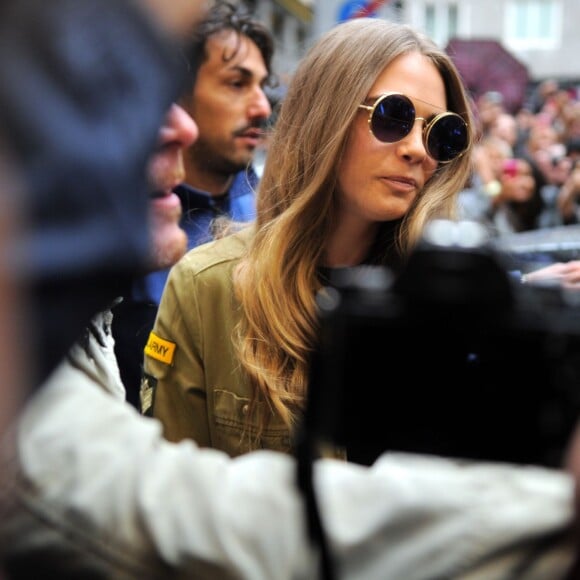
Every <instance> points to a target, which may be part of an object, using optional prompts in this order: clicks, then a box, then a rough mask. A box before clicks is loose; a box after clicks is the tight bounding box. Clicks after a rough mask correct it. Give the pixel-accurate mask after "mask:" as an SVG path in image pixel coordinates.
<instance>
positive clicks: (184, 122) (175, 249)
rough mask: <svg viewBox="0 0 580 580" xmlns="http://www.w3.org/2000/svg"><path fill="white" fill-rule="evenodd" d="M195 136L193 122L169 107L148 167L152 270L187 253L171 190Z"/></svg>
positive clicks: (176, 201)
mask: <svg viewBox="0 0 580 580" xmlns="http://www.w3.org/2000/svg"><path fill="white" fill-rule="evenodd" d="M197 135H198V130H197V125H196V124H195V122H194V120H193V119H192V118H191V117H190V116H189V115H188V114H187V113H186V112H185V111H184V110H183V109H182V108H181V107H180V106H178V105H176V104H173V105H172V106H171V109H170V110H169V112H168V113H167V116H166V117H165V121H164V123H163V125H162V127H161V129H160V130H159V141H158V147H157V149H156V151H155V152H154V154H153V156H152V157H151V159H150V161H149V164H148V174H149V183H150V186H151V188H152V191H153V193H152V194H151V197H150V204H149V214H150V225H151V231H152V236H153V244H152V247H153V262H152V269H164V268H167V267H169V266H171V265H173V264H174V263H175V262H176V261H177V260H178V259H179V258H180V257H181V256H182V255H183V254H184V252H185V251H186V249H187V235H186V233H185V232H184V231H183V230H182V229H181V228H180V227H179V220H180V217H181V211H182V210H181V202H180V200H179V198H178V197H177V195H176V194H175V193H173V189H174V188H175V187H176V186H177V185H179V184H180V183H182V182H183V180H184V177H185V168H184V164H183V155H184V150H185V149H186V148H187V147H190V146H191V145H192V143H193V142H194V141H195V139H196V138H197Z"/></svg>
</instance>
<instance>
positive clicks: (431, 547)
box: [0, 0, 577, 580]
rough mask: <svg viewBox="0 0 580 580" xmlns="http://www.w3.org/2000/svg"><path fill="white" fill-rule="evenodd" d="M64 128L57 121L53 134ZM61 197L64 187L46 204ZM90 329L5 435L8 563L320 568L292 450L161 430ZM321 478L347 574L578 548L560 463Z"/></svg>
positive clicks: (427, 461)
mask: <svg viewBox="0 0 580 580" xmlns="http://www.w3.org/2000/svg"><path fill="white" fill-rule="evenodd" d="M18 2H21V0H18ZM74 3H75V5H76V6H78V5H81V4H84V5H86V3H85V2H84V1H83V0H74ZM45 4H46V3H40V4H39V8H42V6H43V5H45ZM174 5H175V4H174ZM47 6H49V7H52V6H54V4H53V3H49V4H47ZM114 6H115V3H114V4H113V6H112V7H114ZM35 14H36V15H38V12H36V13H35ZM50 39H52V37H50ZM69 80H73V79H69ZM85 96H87V95H85ZM143 98H144V99H147V98H150V95H148V94H147V93H146V92H145V93H144V94H143ZM168 106H169V105H168ZM174 112H175V111H174ZM77 128H78V129H81V128H82V125H81V127H78V126H77ZM70 138H71V135H70V133H69V132H58V133H53V134H52V139H53V140H54V142H55V145H56V144H57V143H61V144H62V143H63V142H68V140H69V139H70ZM172 179H173V178H172ZM72 183H76V181H75V180H73V181H72ZM167 185H168V184H167V183H166V185H165V187H166V186H167ZM117 194H118V195H119V196H120V197H121V198H123V197H124V198H125V201H127V202H129V200H131V201H132V202H133V203H139V197H138V196H134V197H133V195H132V192H127V191H123V190H121V191H118V192H117ZM141 195H142V199H141V204H142V205H143V206H144V208H146V207H147V206H146V196H145V195H144V194H143V193H142V192H141ZM161 197H164V196H161ZM167 197H171V196H170V195H167ZM34 199H35V198H32V201H34ZM69 199H70V198H69V196H68V195H66V194H65V193H64V192H63V191H60V192H59V191H58V190H57V191H55V195H54V198H53V203H54V204H55V205H56V207H60V202H61V201H67V202H68V200H69ZM170 213H171V212H170ZM173 213H174V219H176V215H177V213H178V212H173ZM101 216H102V217H103V220H104V223H105V224H107V225H109V226H110V227H113V226H114V225H115V223H116V221H115V220H114V219H112V216H111V215H109V214H107V213H106V212H102V213H101ZM42 218H43V219H42V220H38V221H37V222H35V228H36V230H38V229H39V228H41V225H44V226H46V227H56V228H57V230H59V228H60V227H61V224H59V223H58V218H59V216H58V214H56V213H50V214H43V215H42ZM30 227H32V226H30ZM36 230H33V231H36ZM81 231H83V230H82V229H81ZM143 260H144V261H145V262H147V263H148V264H149V265H151V259H150V257H149V258H148V257H147V256H143ZM88 283H90V281H89V282H88ZM105 289H107V292H106V294H110V293H111V292H114V290H115V288H114V285H113V284H107V283H106V280H104V281H103V290H105ZM65 308H66V305H61V307H60V309H59V311H60V312H62V313H64V312H65ZM79 324H80V321H79ZM90 336H92V337H93V338H92V339H91V340H89V341H88V342H87V343H86V345H87V346H88V347H90V348H91V349H92V350H91V352H92V354H93V355H94V357H93V358H90V359H89V360H87V359H86V357H83V356H82V345H81V344H77V345H76V346H75V347H74V348H73V350H72V351H71V352H70V356H69V357H67V360H65V361H64V362H63V364H62V366H61V367H59V369H58V370H57V371H56V372H55V373H54V374H53V375H52V376H51V378H50V380H49V381H48V382H47V383H46V384H44V385H42V387H41V388H39V389H38V390H37V392H36V393H34V395H33V396H31V397H30V399H29V401H28V402H27V404H26V406H25V408H24V409H23V411H22V413H21V415H20V416H19V418H18V422H17V423H16V424H15V425H14V432H13V434H12V436H13V438H14V440H13V441H9V440H6V439H4V441H3V458H4V459H5V462H4V463H3V464H2V466H1V470H0V473H1V474H2V475H3V479H2V488H1V490H0V491H1V492H2V498H3V499H4V500H5V501H4V503H3V510H4V511H2V513H1V515H0V533H1V541H0V552H2V556H3V557H4V558H5V560H4V562H5V564H7V565H9V566H10V576H9V577H10V578H11V579H16V578H19V577H27V578H30V577H38V576H39V575H42V576H43V577H58V578H165V577H183V578H185V577H195V578H212V580H213V579H215V578H248V579H252V580H255V579H260V578H264V579H268V580H271V579H276V578H308V579H310V578H316V577H318V576H319V554H318V553H317V552H316V551H315V550H313V549H312V546H311V544H310V542H309V539H308V535H307V525H306V516H305V511H304V505H303V499H302V498H301V497H300V494H299V493H298V491H297V489H296V484H295V479H296V473H295V470H296V464H295V461H294V460H293V459H292V458H291V457H290V456H288V455H284V454H278V453H272V452H268V451H262V452H255V453H252V454H249V455H246V456H244V457H241V458H238V459H236V460H231V459H230V458H228V457H227V455H226V454H224V453H220V452H218V451H215V450H200V449H199V448H198V447H197V446H196V445H195V443H193V442H184V443H182V444H179V445H176V444H172V443H169V442H167V441H165V440H164V439H163V437H162V435H161V428H160V425H159V423H158V422H157V421H155V420H151V419H148V418H146V417H142V416H141V415H139V413H137V412H136V411H135V409H133V408H132V407H131V406H130V405H128V404H126V403H125V402H124V401H122V400H120V399H121V398H122V393H121V392H118V391H117V395H119V396H117V397H115V396H113V395H112V393H111V392H110V391H116V390H117V387H120V386H121V385H120V382H119V380H118V374H117V375H115V373H116V372H118V371H116V370H115V369H116V365H115V362H114V357H113V355H112V345H111V343H110V340H109V339H110V336H109V337H108V338H107V335H106V333H104V334H102V333H100V332H96V333H93V334H90ZM97 338H103V339H104V340H103V342H102V343H101V342H99V340H96V339H97ZM78 355H81V358H84V360H85V362H84V363H82V364H79V363H81V359H80V358H79V356H78ZM86 364H88V365H89V367H87V366H86ZM63 379H66V380H63ZM264 473H266V474H267V476H264ZM12 476H14V477H12ZM315 487H316V489H317V492H318V494H319V495H320V498H321V508H322V515H323V522H324V525H325V528H326V530H327V533H328V537H329V540H330V548H331V551H332V554H333V556H334V559H335V563H336V565H337V570H338V571H339V572H340V577H341V578H353V579H354V578H356V579H357V580H360V579H366V578H368V579H369V580H371V579H372V580H375V579H376V578H383V579H387V580H388V579H389V578H393V579H395V578H396V579H400V578H429V579H431V578H434V577H445V578H452V577H456V578H459V577H462V578H466V577H470V578H482V579H484V578H485V579H486V580H489V579H493V578H507V577H518V578H535V579H538V578H546V579H548V578H549V579H550V580H553V579H557V578H563V577H564V576H565V575H566V573H567V572H568V571H569V569H570V566H571V563H572V560H573V558H574V554H575V551H576V546H577V543H576V538H575V537H574V535H573V534H572V532H573V530H572V522H573V511H572V501H573V480H572V478H571V477H570V476H568V475H566V474H564V473H563V472H560V471H555V470H548V469H542V468H535V467H531V466H530V467H514V466H510V465H499V464H494V465H491V464H485V463H472V462H468V461H460V462H457V461H453V460H449V459H444V458H437V457H421V456H413V455H404V454H386V455H384V456H383V457H382V458H381V459H380V460H379V461H378V462H377V463H376V464H375V465H374V466H373V467H372V468H369V469H367V468H362V467H360V466H353V465H349V464H347V463H344V462H337V461H332V460H321V461H318V462H317V463H316V465H315ZM272 513H275V514H276V517H275V518H272ZM208 530H210V533H208ZM18 566H22V568H17V567H18ZM17 569H18V570H19V573H17V572H16V570H17Z"/></svg>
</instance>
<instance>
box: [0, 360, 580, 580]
mask: <svg viewBox="0 0 580 580" xmlns="http://www.w3.org/2000/svg"><path fill="white" fill-rule="evenodd" d="M94 376H96V375H94ZM15 436H16V438H15V439H16V441H15V442H16V445H15V447H12V446H10V445H8V442H7V441H5V442H4V447H5V449H4V454H5V458H7V461H6V462H5V463H4V464H3V465H1V466H0V468H2V469H3V474H6V475H7V474H8V469H12V470H13V471H14V472H15V473H14V478H9V477H5V478H4V480H5V482H8V481H12V485H11V486H9V487H8V488H7V489H6V488H5V489H3V490H2V494H3V496H4V499H5V501H4V506H5V507H4V511H3V513H2V514H0V551H3V552H4V554H3V555H4V557H5V562H6V568H7V570H8V571H18V570H20V571H22V570H26V567H27V566H29V567H31V566H39V567H37V568H32V569H36V570H38V569H42V570H44V571H45V572H46V573H47V574H49V571H52V570H53V569H54V570H55V574H54V576H58V577H75V578H83V577H84V578H89V577H90V578H116V579H117V578H160V577H164V578H167V577H172V578H173V577H174V578H212V580H213V579H215V578H227V579H230V578H244V579H248V580H277V579H312V578H317V577H319V575H318V560H317V552H316V550H313V549H312V546H311V545H310V543H309V540H308V534H307V531H306V518H305V511H304V504H303V501H302V497H301V495H300V493H299V491H298V490H297V487H296V483H295V482H296V464H295V461H294V459H293V458H292V457H291V456H289V455H286V454H281V453H275V452H269V451H257V452H253V453H249V454H246V455H243V456H241V457H239V458H236V459H230V458H228V457H227V456H226V455H225V454H223V453H221V452H219V451H216V450H212V449H203V450H202V449H199V448H198V447H197V446H196V444H195V443H193V442H191V441H184V442H181V443H179V444H174V443H170V442H167V441H166V440H164V438H163V437H162V434H161V428H160V424H159V422H158V421H157V420H155V419H151V418H147V417H143V416H142V415H140V414H139V413H138V412H137V411H135V410H134V409H133V408H132V407H130V406H128V405H127V404H125V403H123V402H121V401H119V400H118V399H115V398H114V397H112V396H111V395H110V394H108V393H106V392H105V391H104V390H103V389H102V388H101V387H100V386H99V385H97V384H96V381H95V380H94V377H91V376H90V375H89V374H87V373H86V372H83V370H82V369H81V368H79V365H72V364H70V363H67V364H65V365H63V366H62V367H60V368H59V369H58V370H57V372H56V373H55V374H54V375H53V376H52V378H51V379H50V381H49V383H48V384H47V385H45V387H44V388H43V389H40V390H39V391H38V392H37V393H36V394H35V395H34V397H33V398H32V399H31V400H30V401H29V402H28V404H27V406H26V408H25V409H24V412H23V414H22V416H21V418H20V421H19V423H18V425H17V426H16V431H15ZM314 485H315V489H316V493H317V496H318V498H319V502H320V507H321V515H322V521H323V526H324V528H325V530H326V534H327V536H328V539H329V544H330V552H331V555H332V557H333V559H334V562H335V565H336V568H337V571H338V577H339V578H341V579H344V580H347V579H353V580H354V579H356V580H366V579H368V580H376V579H377V578H381V579H382V580H389V579H397V580H400V579H401V578H405V579H410V580H412V579H417V580H418V579H432V578H468V577H469V578H470V579H471V580H473V579H482V580H483V579H485V580H493V579H498V580H499V579H505V578H516V577H517V578H519V579H526V578H529V579H531V578H534V579H535V580H538V579H546V580H548V579H549V580H556V579H558V578H563V577H564V575H565V573H566V571H567V569H568V567H569V566H570V564H571V560H572V558H573V554H574V550H575V546H576V544H575V539H574V538H572V537H571V535H570V533H569V531H570V522H571V519H572V514H573V510H572V496H573V485H572V479H571V478H570V477H569V476H567V475H565V474H563V473H561V472H557V471H551V470H547V469H542V468H535V467H515V466H510V465H498V464H484V463H479V464H478V463H460V462H453V461H450V460H446V459H443V458H435V457H433V458H428V457H422V456H412V455H396V454H393V455H384V456H382V457H381V458H380V459H379V460H378V461H377V462H376V464H375V465H374V466H373V467H371V468H366V467H362V466H359V465H353V464H348V463H346V462H342V461H335V460H330V459H328V460H326V459H325V460H319V461H318V462H317V463H316V465H315V469H314ZM6 498H7V499H6ZM59 574H60V575H59ZM67 574H70V575H67ZM14 577H17V575H16V574H15V576H14Z"/></svg>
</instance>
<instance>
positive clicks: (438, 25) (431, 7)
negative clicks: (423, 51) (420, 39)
mask: <svg viewBox="0 0 580 580" xmlns="http://www.w3.org/2000/svg"><path fill="white" fill-rule="evenodd" d="M424 19H425V32H426V33H427V34H428V35H429V36H430V37H431V38H432V39H433V40H434V41H435V42H436V43H437V44H439V46H445V45H446V44H447V42H448V41H449V39H450V38H453V37H454V36H457V31H458V26H459V8H458V5H457V2H427V3H426V4H425V13H424Z"/></svg>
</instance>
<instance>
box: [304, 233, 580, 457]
mask: <svg viewBox="0 0 580 580" xmlns="http://www.w3.org/2000/svg"><path fill="white" fill-rule="evenodd" d="M438 227H439V228H440V229H441V231H445V228H447V229H448V230H449V228H457V227H459V226H457V225H452V224H450V223H448V224H441V223H440V224H439V225H438ZM443 237H444V238H445V237H447V238H449V236H448V235H447V234H444V236H443ZM451 237H452V238H453V236H451ZM440 242H441V240H440V239H439V240H437V239H435V240H433V239H432V240H431V241H429V240H428V239H426V240H424V241H423V242H422V243H421V244H420V245H419V246H418V247H417V249H416V250H415V251H414V252H413V254H412V255H411V256H410V258H409V260H408V262H407V264H406V266H405V268H404V269H403V271H402V272H401V273H400V274H399V275H397V276H395V275H394V274H393V273H392V272H390V271H389V270H388V269H386V268H381V267H359V268H350V269H344V270H340V271H337V272H336V273H335V275H334V276H333V278H332V279H331V284H330V286H329V287H326V288H324V289H323V290H322V291H321V292H320V294H319V296H318V306H319V312H320V337H319V338H320V340H319V344H318V346H317V348H316V349H315V352H314V354H313V358H312V361H311V367H310V368H311V370H310V381H309V399H308V404H307V409H306V413H305V426H306V431H307V432H309V433H310V436H312V437H314V438H315V439H316V440H318V441H326V442H330V443H332V444H334V445H341V446H344V447H346V449H347V454H348V458H349V460H351V461H355V462H358V463H362V464H370V463H372V462H373V461H374V460H375V459H376V458H377V457H378V455H380V454H381V453H382V452H384V451H389V450H390V451H404V452H416V453H427V454H436V455H445V456H452V457H458V458H465V459H478V460H490V461H507V462H514V463H530V464H539V465H545V466H554V467H555V466H559V465H560V464H561V461H562V458H563V454H564V452H565V449H566V444H567V441H568V438H569V437H570V435H571V433H572V430H573V428H574V426H575V424H576V420H577V417H578V413H579V411H580V309H579V308H577V307H576V306H573V305H569V304H567V303H566V301H564V300H563V299H562V297H561V294H560V290H559V288H557V287H528V286H526V285H522V284H521V283H520V282H519V280H517V279H515V278H514V277H512V276H510V274H509V273H508V271H507V269H506V263H507V261H506V260H504V257H503V256H502V254H501V252H499V251H497V250H496V249H494V248H493V247H492V246H491V245H490V244H487V243H479V242H478V243H469V244H467V245H466V244H462V243H457V240H453V239H452V240H451V242H449V239H447V240H446V241H445V243H440Z"/></svg>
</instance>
